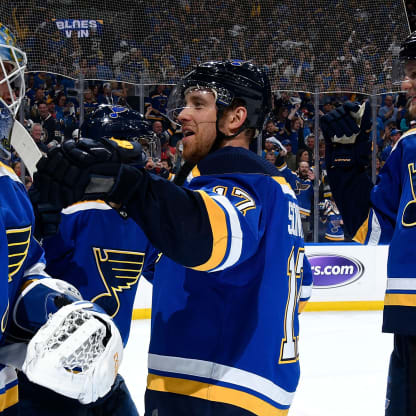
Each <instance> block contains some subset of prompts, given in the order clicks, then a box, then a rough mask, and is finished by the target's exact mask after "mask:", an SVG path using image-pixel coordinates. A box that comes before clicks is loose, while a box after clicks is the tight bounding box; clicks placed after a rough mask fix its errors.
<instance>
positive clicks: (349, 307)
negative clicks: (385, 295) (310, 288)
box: [304, 300, 384, 312]
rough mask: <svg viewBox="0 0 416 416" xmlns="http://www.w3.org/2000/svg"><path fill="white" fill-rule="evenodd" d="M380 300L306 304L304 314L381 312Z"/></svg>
mask: <svg viewBox="0 0 416 416" xmlns="http://www.w3.org/2000/svg"><path fill="white" fill-rule="evenodd" d="M383 306H384V302H383V301H382V300H368V301H361V300H358V301H346V302H308V303H307V305H306V307H305V309H304V312H318V311H380V310H383Z"/></svg>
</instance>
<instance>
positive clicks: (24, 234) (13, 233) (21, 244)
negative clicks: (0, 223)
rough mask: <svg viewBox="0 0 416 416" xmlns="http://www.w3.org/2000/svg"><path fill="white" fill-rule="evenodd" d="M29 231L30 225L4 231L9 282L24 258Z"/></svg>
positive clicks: (28, 241)
mask: <svg viewBox="0 0 416 416" xmlns="http://www.w3.org/2000/svg"><path fill="white" fill-rule="evenodd" d="M31 233H32V227H31V226H29V227H24V228H17V229H11V230H7V231H6V234H7V245H8V249H9V282H11V281H12V278H13V276H14V275H15V274H16V273H17V272H18V271H19V270H20V268H21V267H22V264H23V263H24V261H25V260H26V256H27V252H28V250H29V243H30V236H31Z"/></svg>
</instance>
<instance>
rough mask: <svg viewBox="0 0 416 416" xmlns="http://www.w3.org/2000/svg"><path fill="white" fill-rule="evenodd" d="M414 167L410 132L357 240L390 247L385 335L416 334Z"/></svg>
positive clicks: (388, 166)
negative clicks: (392, 333) (391, 333)
mask: <svg viewBox="0 0 416 416" xmlns="http://www.w3.org/2000/svg"><path fill="white" fill-rule="evenodd" d="M415 165H416V129H411V130H409V131H407V132H406V133H405V134H403V136H402V137H401V138H400V139H399V141H398V142H397V143H396V145H395V146H394V148H393V150H392V152H391V154H390V156H389V157H388V158H387V161H386V163H385V165H384V166H383V168H382V169H381V171H380V175H379V176H378V180H377V184H376V185H375V186H374V187H373V189H372V191H371V209H370V211H369V214H368V217H367V219H366V220H365V221H364V223H363V224H362V225H361V227H360V228H359V229H358V231H357V233H356V235H355V237H354V239H355V240H356V241H358V242H360V243H363V244H390V247H389V257H388V263H387V289H386V295H385V298H384V317H383V331H385V332H394V333H397V334H406V335H416V261H415V255H414V247H415V243H416V228H415V227H416V194H415V191H416V166H415ZM344 219H345V218H344ZM412 317H414V318H412Z"/></svg>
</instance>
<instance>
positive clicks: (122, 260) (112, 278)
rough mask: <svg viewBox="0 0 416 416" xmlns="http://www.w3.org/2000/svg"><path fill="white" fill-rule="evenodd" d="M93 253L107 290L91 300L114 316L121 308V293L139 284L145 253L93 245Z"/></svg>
mask: <svg viewBox="0 0 416 416" xmlns="http://www.w3.org/2000/svg"><path fill="white" fill-rule="evenodd" d="M93 253H94V258H95V262H96V264H97V269H98V273H99V274H100V276H101V279H102V281H103V283H104V286H105V288H106V292H104V293H101V294H99V295H98V296H96V297H95V298H94V299H91V302H95V303H97V304H98V305H100V306H101V307H102V308H103V309H104V310H105V311H106V312H107V313H108V314H109V315H110V316H111V317H112V318H114V316H116V315H117V313H118V311H119V309H120V299H119V294H120V293H121V292H122V291H124V290H129V289H131V288H132V287H133V286H134V285H136V284H137V281H138V280H139V277H140V274H141V272H142V269H143V263H144V257H145V254H144V253H139V252H135V251H123V250H111V249H101V248H97V247H93Z"/></svg>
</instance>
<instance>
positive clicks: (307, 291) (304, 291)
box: [300, 284, 313, 299]
mask: <svg viewBox="0 0 416 416" xmlns="http://www.w3.org/2000/svg"><path fill="white" fill-rule="evenodd" d="M312 286H313V285H312V284H311V285H309V286H302V287H301V289H300V298H301V299H305V298H310V297H311V295H312Z"/></svg>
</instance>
